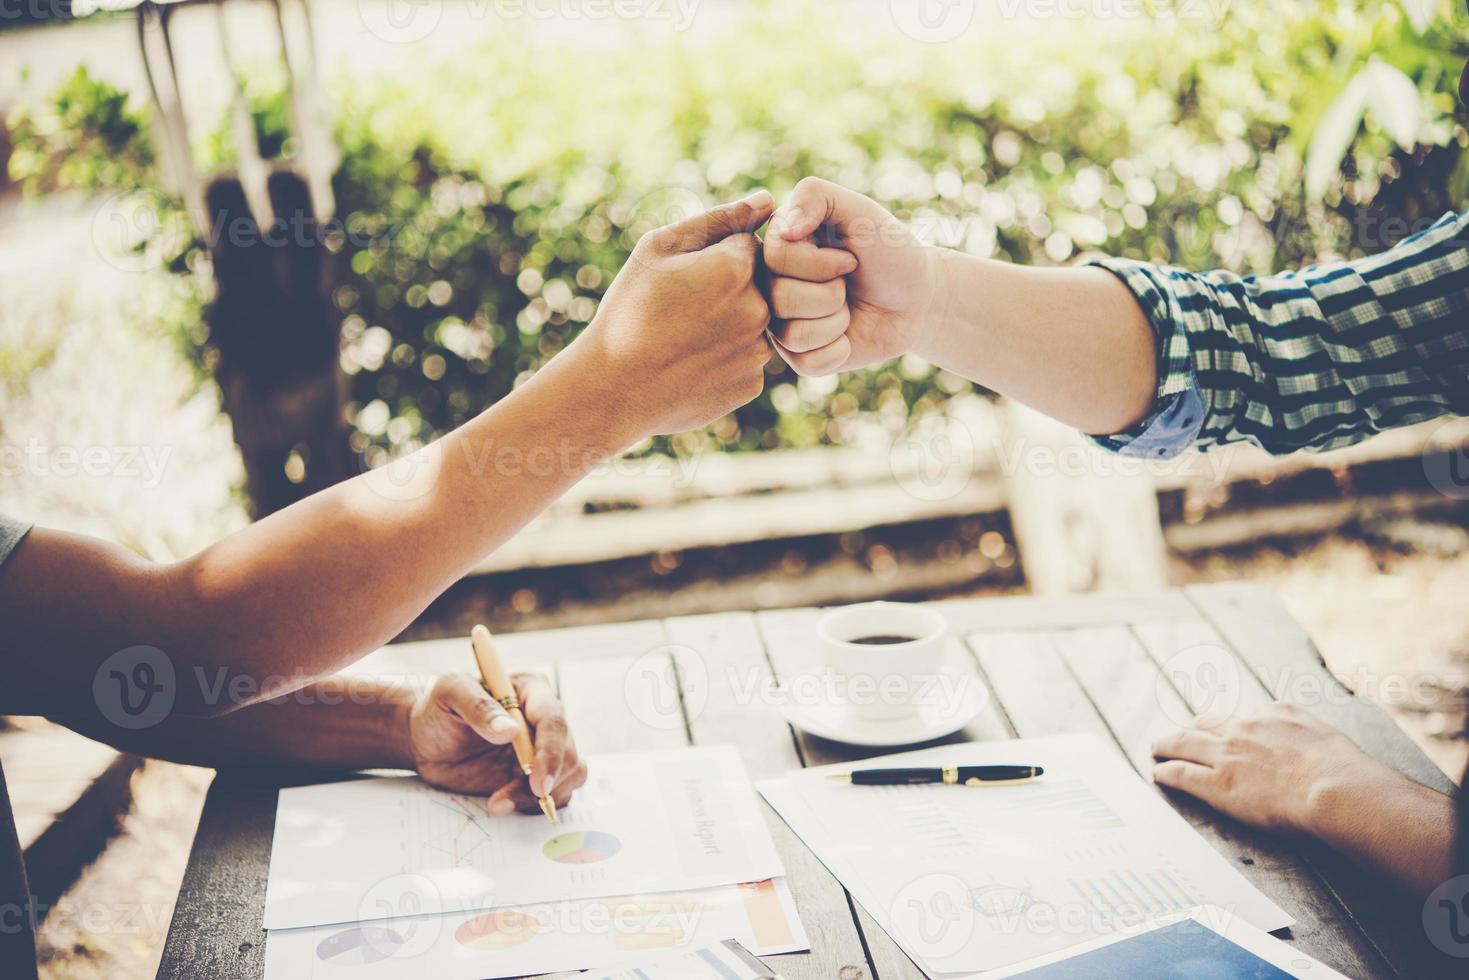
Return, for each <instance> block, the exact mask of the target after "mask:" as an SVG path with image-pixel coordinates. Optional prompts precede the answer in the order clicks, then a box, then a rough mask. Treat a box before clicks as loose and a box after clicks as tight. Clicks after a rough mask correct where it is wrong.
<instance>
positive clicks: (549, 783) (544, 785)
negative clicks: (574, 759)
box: [541, 776, 556, 796]
mask: <svg viewBox="0 0 1469 980" xmlns="http://www.w3.org/2000/svg"><path fill="white" fill-rule="evenodd" d="M555 788H556V777H555V776H547V777H546V778H545V779H544V780H542V781H541V795H542V796H550V795H551V791H552V790H553V789H555Z"/></svg>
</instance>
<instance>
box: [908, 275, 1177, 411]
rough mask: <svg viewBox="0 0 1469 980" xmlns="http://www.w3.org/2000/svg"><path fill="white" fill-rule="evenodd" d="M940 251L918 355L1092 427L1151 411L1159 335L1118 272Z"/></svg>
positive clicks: (1025, 401)
mask: <svg viewBox="0 0 1469 980" xmlns="http://www.w3.org/2000/svg"><path fill="white" fill-rule="evenodd" d="M934 254H935V259H936V264H937V269H938V274H937V276H936V282H937V286H936V289H935V296H934V300H933V303H932V305H931V307H930V315H929V318H928V319H929V323H928V324H927V326H926V328H925V330H924V337H925V340H924V343H923V346H922V348H921V349H919V350H918V353H919V354H920V355H921V356H923V357H925V358H927V359H928V360H929V361H931V362H933V363H935V364H938V365H939V366H941V367H943V368H946V369H947V370H949V371H952V372H954V373H955V374H959V375H962V376H964V377H966V378H969V379H970V380H971V381H974V382H977V383H979V384H982V385H984V386H985V387H987V388H990V389H992V390H994V391H998V392H1000V393H1001V394H1004V395H1009V396H1010V397H1012V398H1014V399H1016V400H1017V401H1020V402H1023V403H1025V404H1026V405H1030V406H1031V407H1033V408H1035V409H1037V410H1039V411H1042V412H1044V413H1046V414H1047V415H1050V416H1052V417H1054V418H1056V419H1059V420H1060V421H1062V422H1064V423H1066V424H1068V425H1071V426H1074V427H1076V428H1079V429H1081V430H1083V431H1086V432H1096V433H1109V432H1119V431H1122V430H1123V429H1126V428H1128V427H1129V426H1131V425H1133V424H1134V423H1136V422H1138V421H1140V420H1141V419H1142V418H1143V417H1144V416H1145V415H1146V414H1147V412H1148V409H1149V408H1150V406H1151V405H1152V403H1153V396H1154V389H1155V384H1156V371H1157V368H1156V363H1155V361H1156V353H1155V349H1154V339H1153V333H1152V330H1151V329H1150V328H1149V326H1148V322H1147V319H1146V318H1145V317H1144V316H1143V313H1142V310H1141V309H1139V308H1138V305H1137V302H1136V300H1135V299H1134V298H1133V296H1132V293H1131V292H1130V291H1128V289H1127V288H1126V287H1125V286H1123V285H1122V283H1121V282H1119V281H1118V280H1117V278H1116V277H1115V276H1113V275H1112V274H1111V273H1109V272H1106V271H1104V270H1102V269H1093V268H1067V269H1034V268H1026V267H1023V266H1018V265H1013V264H1010V263H1006V262H997V261H992V260H988V259H978V258H974V257H972V256H967V255H963V254H962V253H959V252H954V251H951V250H947V249H935V250H934Z"/></svg>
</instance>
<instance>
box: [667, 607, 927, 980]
mask: <svg viewBox="0 0 1469 980" xmlns="http://www.w3.org/2000/svg"><path fill="white" fill-rule="evenodd" d="M666 625H667V629H668V639H669V642H670V643H671V644H673V646H674V649H675V650H676V651H678V653H679V661H680V664H681V665H682V668H683V669H682V670H681V672H680V678H681V680H682V682H683V684H684V688H683V690H684V694H685V708H686V711H687V715H688V722H689V731H690V734H691V735H692V737H693V740H694V743H695V744H696V745H707V744H711V743H717V742H728V743H731V744H733V745H736V746H738V748H739V750H740V755H741V758H743V759H744V762H745V767H746V768H747V769H748V770H749V772H750V776H751V778H752V779H767V778H773V777H776V776H780V775H781V774H783V773H785V772H787V771H789V770H791V769H798V768H800V767H801V757H800V755H799V753H798V752H797V751H796V742H795V739H794V737H793V734H792V732H791V729H790V726H789V725H787V724H786V722H785V719H784V718H783V717H782V716H781V714H780V711H779V708H778V707H777V705H776V703H775V700H774V698H773V697H772V696H771V695H772V690H771V685H772V684H773V682H774V675H773V674H772V673H771V671H770V665H769V663H768V661H767V660H766V657H765V647H764V644H763V643H762V642H761V639H760V634H759V631H758V629H757V628H756V625H755V618H754V616H752V615H751V614H749V613H724V614H716V615H710V616H694V617H689V618H686V619H671V620H668V622H667V624H666ZM761 807H762V809H763V810H764V812H765V816H766V821H767V823H769V825H770V833H771V836H772V837H773V838H774V840H775V846H776V849H777V850H778V851H779V852H780V857H781V861H782V863H783V864H784V865H785V869H786V880H787V882H788V883H789V884H790V887H791V891H792V893H793V894H794V895H795V898H796V905H797V908H798V909H799V911H800V915H801V921H802V923H803V924H804V925H805V927H806V931H807V933H808V934H809V936H810V938H811V952H810V953H809V954H800V955H791V956H780V957H768V959H769V960H770V962H771V964H772V966H775V967H776V969H778V970H779V971H780V973H781V974H782V976H785V977H787V978H789V980H830V978H832V977H860V976H863V975H864V974H865V973H866V971H867V970H868V969H869V968H870V964H869V963H868V962H867V958H866V955H865V954H864V952H863V942H862V936H861V934H859V932H858V930H857V924H856V921H855V920H854V918H853V915H852V907H851V902H850V900H849V899H848V897H847V894H846V891H845V890H844V889H843V888H842V886H841V884H840V883H839V882H838V881H837V880H836V879H835V878H833V877H832V875H831V872H829V871H827V870H826V866H825V865H823V864H822V863H821V862H820V861H819V860H817V858H816V855H815V854H813V853H812V852H811V850H810V848H808V847H807V846H806V845H805V844H804V843H802V842H801V840H800V838H798V837H797V836H796V835H795V832H794V831H792V830H791V829H790V827H788V826H787V825H786V823H785V821H783V820H781V818H780V817H779V815H777V814H776V812H775V811H774V810H772V809H771V808H770V806H769V805H768V804H766V803H765V802H764V800H761ZM905 959H906V958H905ZM881 975H882V976H884V977H887V976H904V975H905V974H902V973H891V972H882V973H881Z"/></svg>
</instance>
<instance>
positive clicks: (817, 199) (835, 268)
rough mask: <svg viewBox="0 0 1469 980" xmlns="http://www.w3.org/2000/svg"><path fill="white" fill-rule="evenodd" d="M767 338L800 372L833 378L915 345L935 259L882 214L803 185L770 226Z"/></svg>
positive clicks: (833, 190) (876, 207) (862, 200)
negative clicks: (770, 315)
mask: <svg viewBox="0 0 1469 980" xmlns="http://www.w3.org/2000/svg"><path fill="white" fill-rule="evenodd" d="M764 249H765V252H764V255H765V264H766V266H767V267H768V268H769V270H770V276H771V279H770V301H771V310H772V312H773V313H774V314H775V317H776V318H777V322H776V324H775V326H774V327H773V328H772V330H771V333H772V334H773V336H774V337H775V340H776V341H777V343H778V345H779V346H778V348H777V349H778V350H779V351H780V354H781V356H782V357H783V358H785V360H786V361H787V362H788V363H789V364H790V365H791V367H793V368H795V370H796V372H797V373H799V374H805V375H820V374H832V373H834V372H837V371H850V370H854V369H856V368H862V367H867V366H868V365H871V364H877V363H879V362H881V361H885V360H888V359H889V358H892V357H896V356H897V355H899V354H902V353H905V352H906V351H908V350H911V349H913V348H914V347H915V346H917V344H918V341H919V335H920V333H921V331H922V329H923V326H924V320H925V318H926V316H927V314H928V312H929V308H930V306H931V305H932V302H933V294H934V291H935V285H936V282H937V269H936V267H935V261H936V260H935V258H934V254H933V250H932V249H931V248H929V247H928V246H926V245H923V244H922V243H921V242H919V241H918V239H917V238H915V237H914V236H913V233H912V232H910V231H909V230H908V228H907V227H906V226H905V225H904V224H903V223H902V222H901V221H899V220H898V219H897V218H895V217H893V215H892V214H890V213H889V212H888V211H887V210H886V209H885V208H883V206H882V205H880V204H878V203H877V202H876V201H873V200H872V199H871V198H868V197H864V196H863V195H861V194H858V193H857V192H856V191H850V190H847V189H846V188H845V187H841V186H839V185H837V184H833V183H831V182H830V181H826V180H821V179H819V178H816V177H807V178H805V179H804V180H802V181H801V182H800V183H799V184H797V185H796V189H795V191H794V192H792V194H791V197H790V200H788V201H787V202H786V203H785V204H784V205H782V207H781V209H780V210H779V211H778V212H777V213H776V215H775V218H774V220H772V221H771V224H770V233H769V234H768V235H767V236H766V239H765V245H764Z"/></svg>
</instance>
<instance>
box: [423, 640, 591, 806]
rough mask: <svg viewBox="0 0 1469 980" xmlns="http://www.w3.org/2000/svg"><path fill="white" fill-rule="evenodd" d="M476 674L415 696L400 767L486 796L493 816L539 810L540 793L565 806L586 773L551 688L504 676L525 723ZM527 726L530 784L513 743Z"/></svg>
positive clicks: (540, 680)
mask: <svg viewBox="0 0 1469 980" xmlns="http://www.w3.org/2000/svg"><path fill="white" fill-rule="evenodd" d="M465 666H468V664H466V665H465ZM477 674H478V671H473V672H472V673H454V674H445V675H443V676H442V677H440V678H438V680H436V681H435V682H434V685H433V687H432V688H430V689H429V690H427V691H425V692H423V693H422V694H420V695H419V696H418V698H417V699H415V701H414V703H413V705H412V707H411V709H410V711H409V716H408V722H407V733H406V734H407V738H406V740H405V748H407V749H408V750H409V752H410V753H411V755H410V757H409V758H405V759H404V760H403V766H404V768H408V767H410V766H411V767H412V768H414V769H417V770H418V774H419V775H420V776H422V777H423V779H424V781H425V782H427V783H429V784H430V785H432V786H435V787H438V788H439V789H444V790H448V791H450V792H453V793H464V794H467V795H471V796H479V797H481V798H482V799H486V807H487V809H488V810H489V811H490V813H492V814H495V815H497V816H498V815H503V814H509V813H514V812H516V811H517V810H518V811H520V812H522V813H537V812H543V811H542V808H541V806H540V802H539V799H538V797H541V796H546V797H549V798H550V802H551V803H552V804H553V805H557V806H565V805H566V804H567V803H568V802H569V801H570V800H571V795H572V793H573V792H575V791H576V790H577V789H579V788H580V787H581V786H582V784H584V783H585V782H586V780H587V769H586V766H585V765H584V764H583V763H582V761H581V758H580V756H578V754H577V750H576V744H575V742H574V741H573V739H572V737H571V732H570V730H569V729H568V727H567V723H566V712H565V709H564V708H563V707H562V705H561V702H560V701H559V700H558V699H557V697H556V692H555V691H554V690H553V689H552V687H551V684H550V683H549V682H548V681H547V680H546V679H545V678H544V677H541V676H539V675H537V674H514V675H511V676H510V677H509V678H508V680H509V683H510V685H511V691H513V692H514V694H515V697H516V700H517V701H518V702H519V704H520V711H521V713H522V714H523V715H524V718H525V722H526V725H525V726H523V725H521V724H520V723H518V722H516V721H515V720H513V719H512V718H511V716H510V714H509V712H507V711H506V710H505V709H504V707H502V706H501V704H500V703H499V702H498V701H496V700H495V698H494V697H492V696H491V695H490V693H489V690H488V689H487V688H486V687H485V685H484V683H483V680H482V678H481V677H479V676H476V675H477ZM527 726H528V727H529V729H530V733H531V736H532V738H533V743H532V755H531V756H530V760H531V763H530V764H531V770H532V773H533V775H532V776H531V777H530V778H529V779H527V778H526V776H525V772H524V768H523V766H522V765H521V763H520V760H519V759H518V758H517V757H516V753H515V750H514V746H513V744H512V743H513V742H514V741H515V739H516V737H517V736H518V735H521V734H522V733H524V732H525V730H526V727H527ZM546 809H549V807H547V808H546Z"/></svg>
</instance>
